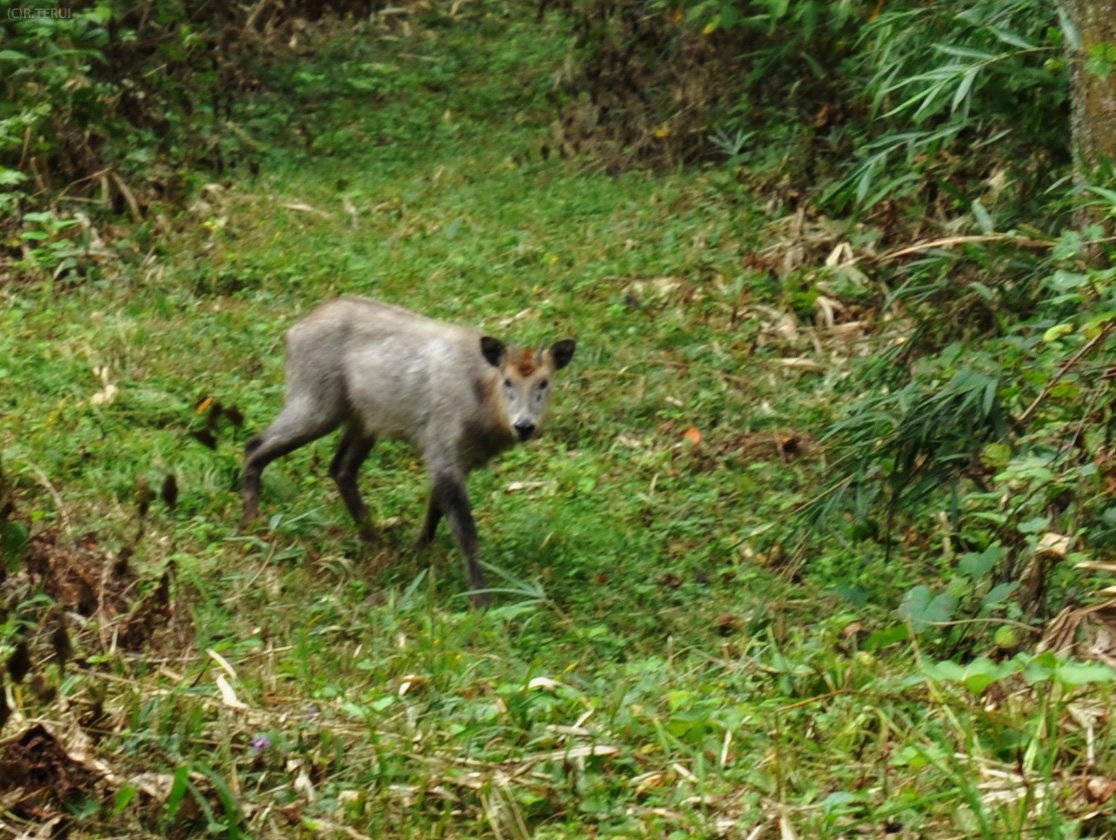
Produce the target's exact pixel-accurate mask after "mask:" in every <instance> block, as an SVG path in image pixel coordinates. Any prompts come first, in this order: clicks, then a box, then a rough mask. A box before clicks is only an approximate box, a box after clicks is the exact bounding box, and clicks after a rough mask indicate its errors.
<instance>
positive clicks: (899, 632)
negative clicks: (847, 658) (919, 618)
mask: <svg viewBox="0 0 1116 840" xmlns="http://www.w3.org/2000/svg"><path fill="white" fill-rule="evenodd" d="M910 637H911V631H910V628H909V627H908V626H907V625H906V624H896V625H895V626H894V627H887V628H885V629H883V630H877V631H876V632H875V633H873V634H872V635H870V636H869V637H868V638H867V639H866V640H865V641H864V649H865V650H880V649H881V648H885V647H887V646H888V645H893V644H895V643H896V642H905V641H907V640H908V639H910Z"/></svg>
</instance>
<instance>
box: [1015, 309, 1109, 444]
mask: <svg viewBox="0 0 1116 840" xmlns="http://www.w3.org/2000/svg"><path fill="white" fill-rule="evenodd" d="M1114 329H1116V321H1109V322H1108V323H1107V324H1105V325H1104V329H1103V330H1101V331H1100V332H1099V333H1097V334H1096V335H1095V336H1093V339H1092V340H1091V341H1090V342H1088V343H1087V344H1086V345H1085V346H1084V347H1082V348H1081V349H1080V350H1078V351H1077V352H1076V353H1074V354H1073V357H1072V358H1071V359H1070V360H1069V361H1068V362H1066V363H1065V364H1064V365H1062V369H1061V370H1059V371H1058V372H1057V373H1056V374H1055V375H1054V378H1053V379H1051V380H1050V381H1049V382H1047V383H1046V387H1045V388H1043V389H1042V393H1041V394H1039V395H1038V396H1037V397H1035V401H1034V402H1032V403H1031V404H1030V405H1029V406H1027V410H1026V411H1024V412H1023V414H1022V415H1021V416H1020V417H1019V419H1018V420H1017V421H1016V424H1017V425H1019V426H1023V425H1025V424H1026V423H1027V421H1028V420H1029V419H1030V418H1031V415H1032V414H1034V413H1035V409H1037V408H1038V407H1039V405H1040V404H1041V403H1042V401H1043V400H1045V399H1046V398H1047V397H1048V396H1050V392H1051V391H1053V390H1054V386H1055V385H1057V384H1058V382H1059V381H1060V380H1061V378H1062V377H1063V376H1065V375H1066V374H1067V373H1068V372H1069V371H1070V369H1071V368H1073V367H1075V366H1076V365H1077V363H1078V362H1080V361H1081V360H1082V359H1083V358H1084V357H1085V356H1086V355H1088V353H1089V352H1090V351H1092V350H1093V348H1095V347H1096V346H1097V345H1098V344H1100V343H1101V342H1102V341H1104V340H1105V339H1106V338H1108V336H1109V335H1111V333H1112V331H1113V330H1114Z"/></svg>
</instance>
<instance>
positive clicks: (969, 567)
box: [957, 545, 1007, 578]
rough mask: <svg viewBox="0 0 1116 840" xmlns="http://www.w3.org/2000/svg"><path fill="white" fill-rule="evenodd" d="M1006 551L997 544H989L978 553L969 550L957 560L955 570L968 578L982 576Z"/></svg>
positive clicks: (990, 569)
mask: <svg viewBox="0 0 1116 840" xmlns="http://www.w3.org/2000/svg"><path fill="white" fill-rule="evenodd" d="M1006 553H1007V552H1006V550H1005V549H1004V548H1002V547H1001V546H999V545H990V546H989V547H988V548H986V549H985V550H984V551H982V552H981V553H980V554H976V553H973V552H970V553H968V554H965V555H962V557H961V559H960V560H959V561H958V562H957V571H959V572H961V573H962V574H963V575H967V576H968V577H970V578H981V577H984V576H985V575H986V574H988V573H989V572H990V571H992V569H993V567H994V566H995V565H996V564H997V563H998V562H1000V560H1001V558H1003V556H1004V554H1006Z"/></svg>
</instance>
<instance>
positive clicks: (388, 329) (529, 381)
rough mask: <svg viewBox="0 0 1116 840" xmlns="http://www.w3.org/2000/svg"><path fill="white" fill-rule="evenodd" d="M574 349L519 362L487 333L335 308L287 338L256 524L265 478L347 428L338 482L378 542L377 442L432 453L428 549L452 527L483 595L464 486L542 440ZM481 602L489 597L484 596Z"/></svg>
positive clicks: (252, 500)
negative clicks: (362, 485) (283, 459)
mask: <svg viewBox="0 0 1116 840" xmlns="http://www.w3.org/2000/svg"><path fill="white" fill-rule="evenodd" d="M574 347H575V343H574V341H573V340H572V339H568V338H567V339H563V340H561V341H558V342H555V343H554V344H553V345H552V346H551V347H550V348H549V349H543V348H542V347H540V348H539V350H538V351H536V352H531V351H530V350H526V351H523V352H519V351H515V350H509V349H508V348H507V347H506V346H505V345H504V343H503V342H502V341H500V340H499V339H496V338H493V337H492V336H490V335H486V334H485V333H483V332H480V331H479V330H474V329H469V328H468V327H460V326H454V325H452V324H444V323H441V322H439V321H434V320H431V319H430V318H426V317H424V316H422V315H417V314H415V313H413V312H408V311H407V310H405V309H401V308H399V307H397V306H392V305H390V304H387V303H380V302H378V301H373V300H367V299H364V298H357V297H345V298H341V299H339V300H335V301H332V302H330V303H327V304H325V305H324V306H322V307H320V308H318V309H317V310H315V311H314V312H312V313H310V314H309V315H308V316H306V317H305V318H304V319H303V320H301V321H299V322H298V323H297V324H295V325H294V326H293V327H292V328H291V329H290V331H289V332H288V333H287V373H286V398H285V401H284V405H283V410H282V412H280V414H279V416H278V417H277V418H275V421H274V422H273V423H272V424H271V425H270V426H268V427H267V429H266V430H265V431H264V432H263V433H262V434H260V435H257V436H256V437H255V438H253V439H252V440H250V441H249V442H248V444H247V446H246V447H245V456H246V457H245V462H244V490H243V500H244V517H245V519H246V520H247V519H251V518H254V517H255V516H256V514H257V513H258V509H259V498H260V474H261V473H262V472H263V469H264V467H266V466H267V465H268V464H270V463H271V462H272V461H274V460H275V459H276V458H278V457H280V456H282V455H286V454H287V453H288V452H292V451H293V450H295V449H297V448H299V447H300V446H302V445H304V444H306V443H309V442H310V441H312V440H316V439H317V438H320V437H322V436H324V435H326V434H328V433H329V432H331V431H333V430H334V429H336V428H338V427H339V426H343V427H344V433H343V435H342V437H341V445H340V446H339V447H338V449H337V454H336V455H335V456H334V457H333V461H332V463H331V464H330V467H329V473H330V475H331V476H332V477H333V480H334V481H336V482H337V489H338V490H339V491H340V492H341V499H342V500H343V501H344V502H345V507H347V508H348V510H349V513H350V514H352V517H353V519H354V520H356V523H357V525H358V527H359V528H360V531H361V535H362V536H363V537H364V538H365V539H368V540H372V539H374V538H375V529H374V528H373V525H372V521H371V518H370V516H369V513H368V508H367V507H366V506H365V504H364V501H363V500H362V499H361V496H360V491H359V490H358V489H357V471H358V470H359V469H360V465H361V464H362V463H363V462H364V459H365V458H367V457H368V453H369V452H370V451H371V450H372V446H373V445H374V444H375V442H376V439H377V438H381V437H382V438H396V439H402V440H407V441H410V442H411V443H412V444H414V446H415V447H417V448H418V450H419V451H420V452H421V453H422V457H423V459H424V460H425V462H426V466H427V469H428V470H429V472H430V478H431V481H432V485H433V486H432V490H431V494H430V507H429V509H428V510H427V513H426V523H425V524H424V525H423V527H422V531H421V532H420V534H419V539H418V544H419V545H420V546H422V545H425V544H427V543H429V542H430V540H431V539H433V537H434V531H435V529H436V528H437V527H438V522H439V521H440V520H441V518H442V517H443V516H445V518H446V519H447V520H448V522H449V526H450V529H451V530H452V531H453V535H454V537H456V539H457V542H458V544H459V545H460V546H461V550H462V552H463V553H464V554H465V561H466V563H467V565H468V571H469V584H470V586H472V588H473V589H474V590H478V591H479V590H483V589H484V586H485V582H484V572H483V571H482V570H481V566H480V561H479V552H478V545H477V528H476V524H475V523H474V521H473V514H472V511H471V510H470V507H469V498H468V496H467V495H466V492H465V478H466V476H467V475H468V473H469V471H470V470H473V469H475V468H476V467H479V466H482V465H483V464H485V463H486V462H487V461H488V460H489V459H490V458H492V457H493V456H494V455H497V454H499V453H500V452H502V451H503V450H505V449H507V448H508V447H509V446H511V445H513V444H514V443H516V442H517V441H525V440H527V439H528V438H530V437H531V436H532V435H534V434H535V433H536V432H537V431H538V430H539V427H540V426H541V425H542V421H543V417H544V415H545V414H546V407H547V402H548V400H549V397H550V391H551V376H552V374H553V373H554V372H555V371H558V370H561V369H562V368H564V367H565V366H566V365H568V364H569V363H570V359H572V358H573V354H574ZM476 600H477V601H478V603H481V604H485V603H487V601H488V598H487V596H486V595H485V594H484V593H483V592H481V593H480V594H478V595H477V596H476Z"/></svg>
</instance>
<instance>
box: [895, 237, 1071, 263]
mask: <svg viewBox="0 0 1116 840" xmlns="http://www.w3.org/2000/svg"><path fill="white" fill-rule="evenodd" d="M970 242H1014V243H1015V244H1017V245H1025V246H1027V247H1029V248H1051V247H1053V246H1054V245H1056V244H1057V243H1056V242H1054V241H1050V242H1047V241H1046V240H1043V239H1033V238H1031V237H1029V236H1019V235H1018V234H1012V233H986V234H980V235H978V236H947V237H945V238H944V239H931V240H930V241H929V242H919V243H916V244H914V245H909V246H908V247H906V248H900V249H899V250H898V251H890V252H888V253H886V254H880V255H879V256H878V257H876V262H887V261H888V260H893V259H895V258H896V257H903V256H906V255H907V254H914V253H916V252H918V251H925V250H926V249H927V248H942V247H950V246H952V245H965V244H967V243H970Z"/></svg>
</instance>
